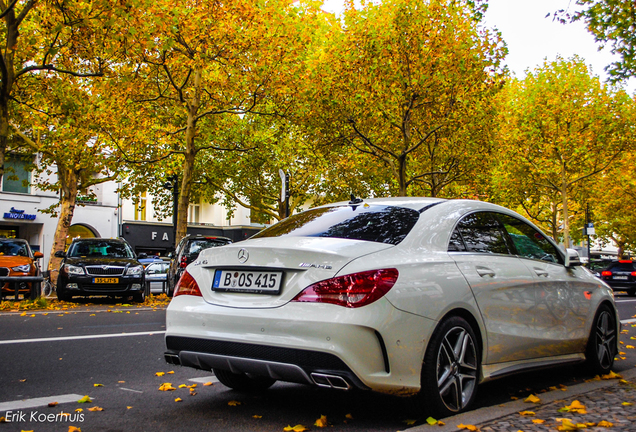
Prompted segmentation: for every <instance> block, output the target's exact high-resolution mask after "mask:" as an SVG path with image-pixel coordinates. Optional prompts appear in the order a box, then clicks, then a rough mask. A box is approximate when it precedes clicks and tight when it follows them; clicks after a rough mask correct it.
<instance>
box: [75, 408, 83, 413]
mask: <svg viewBox="0 0 636 432" xmlns="http://www.w3.org/2000/svg"><path fill="white" fill-rule="evenodd" d="M82 411H84V410H83V409H82V408H76V409H75V412H82Z"/></svg>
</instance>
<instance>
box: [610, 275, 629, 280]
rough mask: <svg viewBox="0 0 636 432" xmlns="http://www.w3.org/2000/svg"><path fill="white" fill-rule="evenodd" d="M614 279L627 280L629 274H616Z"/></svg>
mask: <svg viewBox="0 0 636 432" xmlns="http://www.w3.org/2000/svg"><path fill="white" fill-rule="evenodd" d="M613 279H614V280H627V276H614V278H613Z"/></svg>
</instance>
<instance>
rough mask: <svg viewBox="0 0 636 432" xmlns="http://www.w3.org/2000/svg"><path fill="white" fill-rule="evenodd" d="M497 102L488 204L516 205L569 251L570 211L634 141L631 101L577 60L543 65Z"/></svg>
mask: <svg viewBox="0 0 636 432" xmlns="http://www.w3.org/2000/svg"><path fill="white" fill-rule="evenodd" d="M502 98H503V105H502V107H501V118H500V128H499V134H498V141H499V144H500V147H499V149H498V152H497V153H496V155H497V163H498V166H497V168H496V169H495V171H494V174H493V193H494V197H493V199H495V200H497V201H499V202H502V203H504V204H506V205H509V206H512V207H520V208H521V209H523V210H524V211H525V213H526V214H527V215H528V216H529V217H530V218H532V219H534V220H535V221H538V222H540V223H541V224H543V225H544V226H546V225H548V226H549V227H550V229H551V230H552V233H553V236H554V238H555V239H558V238H561V239H562V240H563V243H564V244H565V247H569V246H570V237H571V232H570V225H571V222H572V216H573V215H572V212H573V210H574V209H576V208H577V207H579V208H581V207H584V203H585V201H586V200H587V199H588V197H589V188H590V185H591V182H592V181H593V180H594V179H595V177H597V176H599V175H601V174H602V173H604V172H606V171H607V170H608V169H609V168H611V167H612V164H614V163H615V162H616V161H617V160H618V158H619V157H620V156H621V155H622V153H623V152H624V151H625V150H626V149H627V148H629V146H630V145H631V143H632V142H633V131H632V126H631V123H632V120H631V119H632V110H633V108H632V105H633V104H632V101H631V99H630V98H629V97H628V96H627V95H626V94H625V92H624V91H622V90H618V91H617V90H615V89H613V88H611V87H609V86H607V85H605V84H603V83H601V82H600V80H599V78H598V77H596V76H592V75H591V74H590V72H589V70H588V68H587V66H586V65H585V63H584V62H583V60H582V59H580V58H578V57H574V58H572V59H570V60H564V59H561V58H557V60H556V61H553V62H547V61H546V62H545V63H544V65H543V66H542V67H541V68H537V69H535V70H534V71H531V72H529V73H528V74H527V76H526V78H525V79H524V80H512V81H511V82H509V83H508V85H507V86H506V89H505V91H504V92H503V93H502ZM581 214H582V212H579V217H580V215H581Z"/></svg>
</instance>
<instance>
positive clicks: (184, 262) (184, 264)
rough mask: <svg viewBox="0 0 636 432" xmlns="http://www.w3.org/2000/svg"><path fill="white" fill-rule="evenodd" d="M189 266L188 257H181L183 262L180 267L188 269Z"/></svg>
mask: <svg viewBox="0 0 636 432" xmlns="http://www.w3.org/2000/svg"><path fill="white" fill-rule="evenodd" d="M187 266H188V258H187V257H186V256H182V257H181V261H180V262H179V267H181V268H186V267H187Z"/></svg>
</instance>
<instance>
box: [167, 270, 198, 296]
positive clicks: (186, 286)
mask: <svg viewBox="0 0 636 432" xmlns="http://www.w3.org/2000/svg"><path fill="white" fill-rule="evenodd" d="M180 295H191V296H198V297H203V296H202V295H201V290H200V289H199V285H198V284H197V281H195V280H194V278H193V277H192V275H191V274H190V273H188V272H183V274H182V275H181V278H180V279H179V282H177V286H176V287H175V288H174V295H173V297H176V296H180Z"/></svg>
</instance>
